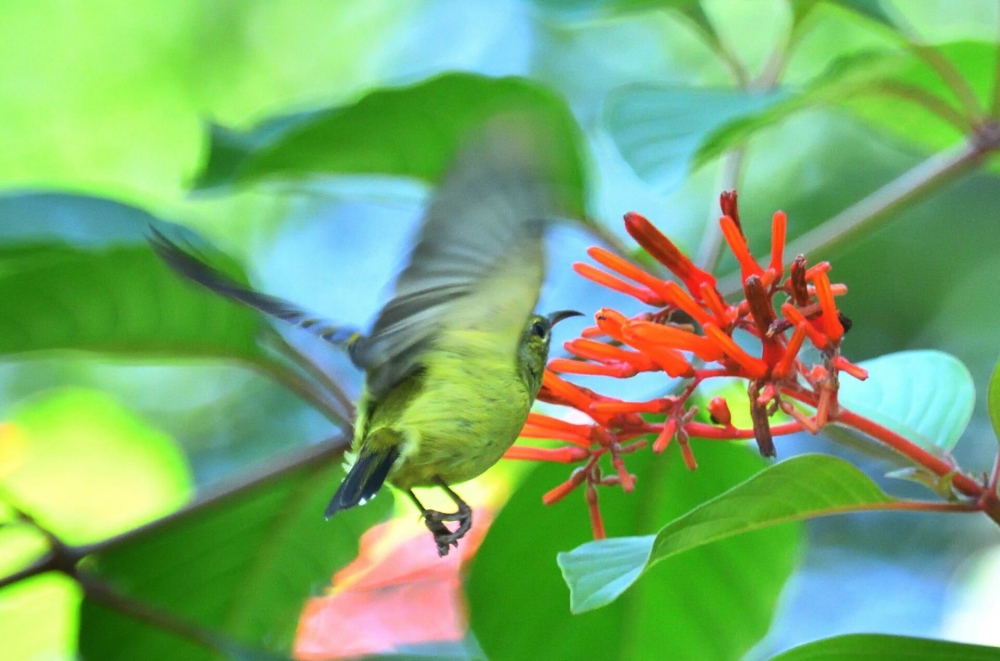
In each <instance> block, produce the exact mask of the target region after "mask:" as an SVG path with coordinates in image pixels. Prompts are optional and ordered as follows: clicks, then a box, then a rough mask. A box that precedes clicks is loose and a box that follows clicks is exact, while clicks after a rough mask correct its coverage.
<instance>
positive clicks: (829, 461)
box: [558, 455, 896, 613]
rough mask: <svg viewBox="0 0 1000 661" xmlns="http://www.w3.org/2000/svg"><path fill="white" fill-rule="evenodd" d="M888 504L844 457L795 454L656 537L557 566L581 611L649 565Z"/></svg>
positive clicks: (618, 542)
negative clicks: (741, 538) (703, 548)
mask: <svg viewBox="0 0 1000 661" xmlns="http://www.w3.org/2000/svg"><path fill="white" fill-rule="evenodd" d="M699 470H700V469H699ZM893 502H896V501H895V500H894V499H893V498H890V497H889V496H887V495H886V494H885V493H883V492H882V490H881V489H879V488H878V486H877V485H876V484H875V483H874V482H872V481H871V480H870V479H869V478H868V477H867V476H866V475H865V474H864V473H862V472H861V471H859V470H858V469H857V468H855V467H854V466H852V465H851V464H849V463H847V462H846V461H844V460H842V459H838V458H836V457H829V456H825V455H802V456H799V457H793V458H792V459H788V460H786V461H783V462H781V463H778V464H775V465H773V466H771V467H769V468H767V469H765V470H763V471H761V472H760V473H758V474H756V475H754V476H753V477H751V478H750V479H748V480H747V481H746V482H743V483H742V484H739V485H737V486H735V487H733V488H732V489H730V490H729V491H726V492H725V493H723V494H721V495H719V496H718V497H716V498H714V499H712V500H711V501H708V502H706V503H703V504H702V505H700V506H698V507H696V508H695V509H693V510H691V511H690V512H688V513H686V514H684V515H683V516H680V517H678V518H677V519H675V520H673V521H671V522H670V523H668V524H667V525H666V526H664V527H663V528H661V529H660V531H659V532H658V533H657V534H656V535H648V536H644V537H626V538H621V539H609V540H601V541H594V542H588V543H586V544H584V545H583V546H580V547H578V548H576V549H573V550H572V551H570V552H568V553H560V554H559V556H558V561H559V567H560V568H561V569H562V572H563V577H564V578H565V579H566V583H567V584H568V585H569V587H570V593H571V597H570V598H571V602H572V609H573V612H575V613H582V612H585V611H589V610H593V609H595V608H599V607H601V606H605V605H607V604H609V603H611V602H612V601H614V600H615V599H617V598H618V597H619V596H621V594H622V593H623V592H625V590H627V589H628V588H629V587H630V586H632V584H634V583H635V582H636V580H638V578H639V577H640V576H642V575H643V574H645V573H646V572H647V571H648V570H649V569H650V568H651V567H653V566H654V565H655V564H657V563H659V562H662V561H663V560H665V559H667V558H670V557H671V556H674V555H676V554H678V553H683V552H685V551H690V550H692V549H695V548H698V547H700V546H702V545H704V544H709V543H711V542H716V541H718V540H721V539H725V538H727V537H732V536H735V535H742V534H744V533H748V532H752V531H756V530H760V529H762V528H767V527H769V526H774V525H777V524H779V523H786V522H788V521H800V520H803V519H808V518H812V517H816V516H824V515H827V514H836V513H840V512H849V511H856V510H865V509H871V508H873V507H878V506H881V505H887V504H890V503H893ZM744 544H745V545H744V548H754V546H753V545H751V544H749V542H745V543H744ZM756 553H757V552H756V551H755V554H756ZM760 557H764V556H760Z"/></svg>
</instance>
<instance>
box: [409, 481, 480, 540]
mask: <svg viewBox="0 0 1000 661" xmlns="http://www.w3.org/2000/svg"><path fill="white" fill-rule="evenodd" d="M435 481H436V482H437V483H438V486H440V487H441V488H442V489H444V490H445V492H446V493H447V494H448V496H449V497H450V498H451V499H452V500H453V501H455V505H457V506H458V511H457V512H451V513H449V512H438V511H436V510H429V509H427V508H426V507H424V506H423V504H422V503H421V502H420V501H419V500H418V499H417V497H416V495H415V494H414V493H413V491H408V492H407V493H409V494H410V498H411V499H412V500H413V502H414V503H415V504H416V506H417V509H419V510H420V514H421V515H422V516H423V517H424V525H426V526H427V529H428V530H430V531H431V533H433V535H434V541H435V542H437V546H438V555H440V556H442V557H444V556H446V555H448V551H449V550H450V548H449V547H451V546H454V547H456V548H457V547H458V540H460V539H462V537H465V534H466V533H467V532H469V530H470V529H471V528H472V508H471V507H469V506H468V505H467V504H466V502H465V501H464V500H462V499H461V497H459V495H458V494H457V493H455V492H454V491H452V490H451V489H450V488H449V487H448V485H447V484H445V483H444V481H443V480H442V479H441V478H436V479H435ZM445 521H457V522H458V528H457V529H456V530H455V532H452V531H450V530H448V527H447V526H445V525H444V522H445Z"/></svg>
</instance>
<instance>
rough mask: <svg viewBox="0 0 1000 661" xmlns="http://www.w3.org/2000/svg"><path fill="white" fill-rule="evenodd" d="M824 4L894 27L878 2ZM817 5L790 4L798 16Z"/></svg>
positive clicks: (797, 0)
mask: <svg viewBox="0 0 1000 661" xmlns="http://www.w3.org/2000/svg"><path fill="white" fill-rule="evenodd" d="M825 2H827V3H829V4H831V5H836V6H838V7H843V8H844V9H846V10H847V11H850V12H854V13H855V14H858V15H859V16H864V17H865V18H867V19H869V20H871V21H875V22H876V23H880V24H882V25H885V26H886V27H890V28H894V27H895V24H894V23H893V20H892V17H891V16H889V14H888V13H886V11H885V9H884V8H883V7H882V3H881V2H880V1H879V0H825ZM817 4H819V3H818V2H817V0H793V2H792V6H793V10H794V11H796V12H797V13H800V14H801V13H803V11H808V10H810V9H812V7H814V6H815V5H817Z"/></svg>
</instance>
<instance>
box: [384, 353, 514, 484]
mask: <svg viewBox="0 0 1000 661" xmlns="http://www.w3.org/2000/svg"><path fill="white" fill-rule="evenodd" d="M472 371H474V372H482V373H476V374H467V376H470V377H472V378H470V379H464V380H463V386H462V387H458V388H456V387H454V386H451V385H450V384H449V383H448V380H440V381H439V380H436V379H434V378H432V377H433V376H434V375H433V374H430V375H428V377H429V378H428V379H427V381H426V383H429V384H440V386H439V387H430V388H427V389H426V390H425V391H424V392H422V393H421V395H420V396H419V397H418V398H417V399H416V400H415V401H414V402H413V403H412V404H411V405H410V406H408V407H407V409H406V411H405V412H404V414H403V415H402V416H401V418H400V420H399V422H398V423H397V424H395V425H393V426H394V427H396V428H398V429H400V431H403V432H404V434H405V435H406V436H407V437H408V439H410V442H409V443H408V444H407V445H408V446H409V447H405V448H404V449H403V455H402V457H401V458H400V461H399V462H398V463H397V466H396V468H395V469H394V470H393V472H392V473H391V474H390V477H389V481H390V482H391V483H392V484H394V485H395V486H397V487H399V488H401V489H409V488H412V487H415V486H425V485H432V484H436V483H437V482H436V480H437V479H438V478H440V479H441V480H443V481H444V482H445V483H446V484H454V483H457V482H464V481H466V480H471V479H472V478H474V477H477V476H478V475H480V474H482V473H483V472H484V471H486V469H488V468H489V467H491V466H492V465H493V464H495V463H497V461H499V460H500V458H501V457H502V456H503V453H504V452H505V451H506V450H507V448H509V447H510V446H511V445H512V444H513V443H514V441H515V440H516V439H517V436H518V433H520V431H521V428H522V427H523V426H524V422H525V420H526V419H527V417H528V410H529V409H530V408H531V398H530V397H529V395H528V392H527V388H526V386H525V385H524V382H523V381H522V380H521V379H520V378H519V377H518V375H517V374H516V372H515V371H514V369H513V366H511V367H510V368H509V369H502V370H497V369H490V370H472Z"/></svg>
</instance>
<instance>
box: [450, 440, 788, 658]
mask: <svg viewBox="0 0 1000 661" xmlns="http://www.w3.org/2000/svg"><path fill="white" fill-rule="evenodd" d="M693 447H694V451H695V453H696V455H697V457H698V460H699V468H698V470H697V471H695V472H689V471H687V470H686V469H685V468H684V464H683V462H682V461H681V458H680V456H679V453H678V452H677V451H676V450H677V448H673V449H672V450H671V451H668V452H667V453H666V454H664V455H661V456H652V455H651V453H649V452H648V451H646V452H640V453H637V454H636V455H633V456H629V457H628V465H629V468H630V469H631V470H632V471H633V472H634V473H636V474H637V476H638V486H637V487H636V491H635V492H634V493H624V492H622V491H621V490H620V489H604V488H602V489H601V490H600V499H601V501H600V502H601V510H602V512H603V514H604V521H605V523H606V525H607V529H608V534H610V535H625V534H629V535H632V534H637V533H639V534H642V533H647V532H653V531H655V530H656V529H657V528H659V527H660V526H661V525H662V523H663V522H665V521H669V520H671V519H675V518H677V517H678V516H681V515H682V514H683V513H684V512H687V511H688V510H690V509H692V508H693V507H695V506H696V505H698V504H699V503H701V502H704V501H706V500H709V499H711V498H713V497H715V496H717V495H718V494H719V493H721V492H723V491H724V490H725V489H727V488H729V487H731V486H732V485H734V484H737V483H739V482H741V481H742V480H745V479H746V478H747V477H749V476H750V475H752V474H753V473H755V472H756V471H758V470H760V468H761V467H762V466H764V465H765V463H764V461H763V460H762V459H761V458H760V457H759V456H757V455H756V453H755V452H751V451H749V450H748V449H746V448H742V447H735V446H730V445H726V444H721V443H709V442H699V441H697V440H695V441H694V442H693ZM568 473H569V471H568V469H567V467H566V466H563V465H552V464H543V465H540V466H538V467H537V468H535V469H534V471H533V472H532V473H531V475H530V476H529V477H528V478H527V480H526V481H525V483H524V484H522V485H521V486H520V487H519V488H518V491H517V492H516V493H515V494H514V496H513V497H512V498H511V500H510V501H509V502H508V503H507V505H506V506H505V507H504V509H503V510H502V511H501V512H500V515H499V516H498V518H497V520H496V521H495V522H494V524H493V526H492V528H491V529H490V532H489V534H488V535H487V537H486V540H485V542H484V543H483V546H482V548H481V549H480V550H479V552H478V553H477V555H476V559H475V561H474V564H473V567H472V573H471V576H470V579H469V583H468V594H469V599H470V606H471V621H472V627H473V631H474V632H475V634H476V636H477V637H478V639H479V642H480V643H481V644H482V646H483V649H484V650H485V651H486V654H487V656H488V657H489V658H490V659H492V660H493V661H504V660H505V659H518V660H519V659H527V658H533V659H534V658H537V659H547V660H552V661H557V660H561V659H584V658H593V659H611V658H615V659H647V658H649V659H655V658H670V659H682V660H683V659H697V660H699V661H712V660H715V659H718V660H720V661H721V660H729V659H734V658H738V657H739V656H740V655H741V654H743V653H744V652H745V651H746V650H748V649H749V648H750V647H751V646H752V645H753V644H754V643H755V642H756V641H757V640H758V639H760V638H761V637H762V636H763V635H764V633H765V632H766V631H767V629H768V626H769V624H770V620H771V617H772V614H773V612H774V608H775V604H776V601H777V597H778V593H779V591H780V590H781V587H782V585H783V584H784V582H785V580H787V578H788V577H789V576H790V575H791V572H792V569H793V566H794V564H795V558H796V556H797V549H798V540H799V536H800V530H799V528H798V527H797V526H795V525H791V526H783V527H775V528H771V529H769V530H763V531H758V532H755V533H752V534H751V535H750V536H749V537H744V538H741V539H739V540H725V541H721V542H719V543H716V544H709V545H706V546H702V547H700V548H698V549H697V550H694V551H692V552H691V553H687V554H683V555H678V556H676V557H673V558H670V559H669V560H666V561H665V562H664V563H663V565H662V566H661V567H660V570H659V571H657V572H654V573H653V574H651V575H650V576H649V577H648V579H647V580H645V581H643V582H642V583H641V584H640V585H639V586H637V587H636V589H635V590H632V591H631V592H630V593H629V594H628V595H627V596H626V597H625V598H623V599H621V600H619V602H617V603H616V604H613V605H611V606H609V607H608V608H607V609H605V610H603V611H601V612H600V613H583V614H581V615H573V614H571V613H570V610H569V608H568V605H567V599H566V596H567V594H566V589H565V586H564V584H563V582H562V580H561V579H560V576H559V570H558V568H557V566H556V563H555V556H556V553H557V552H560V551H565V550H568V549H570V548H573V547H574V546H577V545H579V544H580V543H581V542H584V541H586V540H588V539H590V537H591V532H590V526H589V525H588V522H587V521H588V519H587V510H586V506H585V503H584V499H583V494H582V493H580V492H576V493H574V494H572V495H571V496H569V497H568V498H567V499H566V500H565V501H563V502H561V503H559V504H557V505H554V506H552V507H546V506H544V505H543V504H542V502H541V496H542V494H543V493H545V492H546V491H547V490H549V489H551V488H552V487H554V486H555V485H557V484H559V483H560V482H562V481H563V480H565V479H566V478H567V477H568ZM609 543H612V544H613V543H614V542H609ZM751 549H752V552H751V551H750V550H751ZM511 613H525V614H528V615H527V616H525V617H518V618H516V622H512V620H511V619H510V618H511V615H510V614H511ZM665 623H668V624H669V626H667V624H665Z"/></svg>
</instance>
